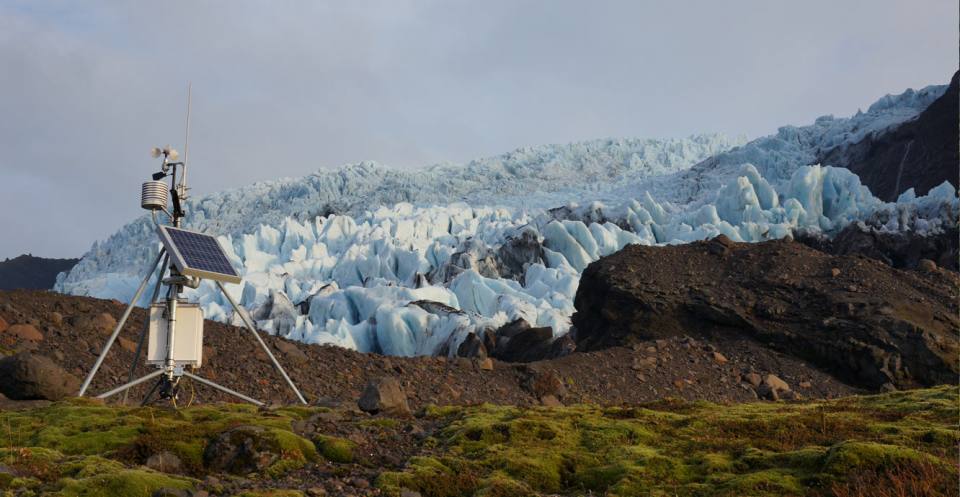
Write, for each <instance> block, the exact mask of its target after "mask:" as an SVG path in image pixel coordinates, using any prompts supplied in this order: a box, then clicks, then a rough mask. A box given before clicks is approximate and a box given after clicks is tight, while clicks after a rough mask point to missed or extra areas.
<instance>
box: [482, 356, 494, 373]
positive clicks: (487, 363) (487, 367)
mask: <svg viewBox="0 0 960 497" xmlns="http://www.w3.org/2000/svg"><path fill="white" fill-rule="evenodd" d="M480 369H482V370H483V371H493V359H491V358H489V357H485V358H484V359H483V360H482V361H480Z"/></svg>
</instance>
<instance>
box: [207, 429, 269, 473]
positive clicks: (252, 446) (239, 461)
mask: <svg viewBox="0 0 960 497" xmlns="http://www.w3.org/2000/svg"><path fill="white" fill-rule="evenodd" d="M281 457H282V450H281V448H280V443H279V442H278V441H277V440H276V438H275V437H273V436H272V435H271V434H270V432H269V431H268V430H267V429H266V428H263V427H261V426H253V425H241V426H236V427H234V428H230V429H228V430H226V431H223V432H221V433H219V434H217V435H216V436H215V437H214V438H213V440H211V441H210V443H208V444H207V447H206V449H204V451H203V465H204V466H205V467H206V468H207V469H208V470H209V471H212V472H224V473H231V474H235V475H246V474H248V473H256V472H259V471H263V470H264V469H266V468H268V467H270V466H271V465H272V464H273V463H275V462H277V461H278V460H279V459H280V458H281Z"/></svg>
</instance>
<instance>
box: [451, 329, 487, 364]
mask: <svg viewBox="0 0 960 497" xmlns="http://www.w3.org/2000/svg"><path fill="white" fill-rule="evenodd" d="M457 356H458V357H476V358H477V359H485V358H486V357H487V347H486V346H485V345H484V344H483V340H481V339H480V338H479V337H478V336H477V334H476V333H473V332H470V333H469V334H467V337H466V338H464V339H463V342H461V343H460V346H459V347H457Z"/></svg>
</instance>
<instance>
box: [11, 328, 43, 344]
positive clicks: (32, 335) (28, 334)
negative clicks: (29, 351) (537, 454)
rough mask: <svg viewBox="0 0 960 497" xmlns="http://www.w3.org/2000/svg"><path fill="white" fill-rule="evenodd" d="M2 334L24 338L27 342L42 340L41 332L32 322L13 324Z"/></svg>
mask: <svg viewBox="0 0 960 497" xmlns="http://www.w3.org/2000/svg"><path fill="white" fill-rule="evenodd" d="M3 334H4V336H7V337H13V338H18V339H20V340H26V341H28V342H40V341H43V333H41V332H40V330H38V329H37V327H36V326H34V325H32V324H15V325H13V326H10V327H8V328H7V330H6V331H4V332H3Z"/></svg>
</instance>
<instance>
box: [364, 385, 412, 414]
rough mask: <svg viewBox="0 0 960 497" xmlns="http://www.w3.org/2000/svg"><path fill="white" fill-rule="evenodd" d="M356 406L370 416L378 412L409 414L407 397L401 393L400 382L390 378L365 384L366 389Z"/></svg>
mask: <svg viewBox="0 0 960 497" xmlns="http://www.w3.org/2000/svg"><path fill="white" fill-rule="evenodd" d="M357 406H358V407H360V409H361V410H362V411H365V412H369V413H371V414H377V413H380V412H385V413H389V414H410V406H409V405H408V404H407V395H406V394H405V393H404V392H403V388H402V387H401V386H400V382H399V381H398V380H397V379H396V378H394V377H392V376H387V377H384V378H377V379H375V380H371V381H370V382H369V383H367V388H366V389H364V391H363V395H362V396H361V397H360V400H359V401H358V402H357Z"/></svg>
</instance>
